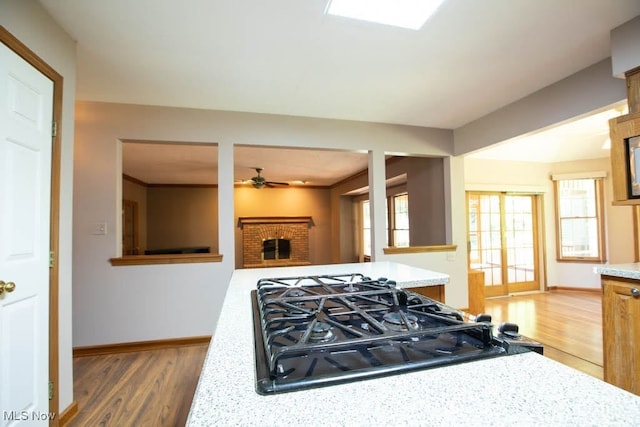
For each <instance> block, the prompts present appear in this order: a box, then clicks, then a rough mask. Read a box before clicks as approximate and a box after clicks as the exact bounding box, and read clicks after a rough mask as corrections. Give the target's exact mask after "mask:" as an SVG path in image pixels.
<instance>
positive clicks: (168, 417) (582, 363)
mask: <svg viewBox="0 0 640 427" xmlns="http://www.w3.org/2000/svg"><path fill="white" fill-rule="evenodd" d="M485 306H486V309H485V312H486V313H489V314H491V315H492V317H493V323H494V324H496V325H498V324H499V323H500V322H503V321H509V322H514V323H517V324H518V325H519V326H520V333H522V334H523V335H526V336H529V337H530V338H532V339H534V340H536V341H539V342H541V343H543V344H544V345H545V348H544V354H545V356H547V357H549V358H551V359H554V360H557V361H559V362H560V363H563V364H566V365H569V366H571V367H573V368H575V369H579V370H581V371H583V372H586V373H587V374H589V375H592V376H594V377H597V378H600V379H602V320H601V319H602V316H601V295H600V293H596V292H581V291H552V292H546V293H540V294H529V295H521V296H509V297H501V298H492V299H487V300H486V302H485ZM206 350H207V345H206V344H202V345H194V346H188V347H178V348H169V349H162V350H152V351H140V352H133V353H118V354H110V355H103V356H85V357H77V358H75V359H74V362H73V366H74V397H75V400H76V401H77V403H78V408H79V411H78V414H77V415H76V417H75V418H74V419H73V420H72V422H71V423H70V425H71V426H154V427H155V426H172V427H173V426H183V425H184V424H185V422H186V419H187V415H188V413H189V408H190V405H191V401H192V398H193V393H194V391H195V388H196V385H197V383H198V377H199V375H200V370H201V368H202V363H203V361H204V358H205V355H206Z"/></svg>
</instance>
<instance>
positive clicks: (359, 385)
mask: <svg viewBox="0 0 640 427" xmlns="http://www.w3.org/2000/svg"><path fill="white" fill-rule="evenodd" d="M354 268H357V270H354ZM345 272H351V273H353V272H362V273H363V274H366V275H369V276H371V277H387V278H389V279H393V280H396V281H397V282H398V283H399V286H406V285H407V284H416V285H417V284H418V283H419V284H420V285H423V284H424V283H425V282H423V280H426V281H430V280H431V284H442V283H446V281H445V282H443V280H448V278H447V276H446V275H442V274H439V273H434V272H430V271H426V270H421V269H415V268H412V267H408V266H404V265H401V264H395V263H363V264H347V265H329V266H307V267H291V268H277V269H250V270H249V269H247V270H236V271H235V272H234V274H233V277H232V279H231V283H230V284H229V289H228V291H227V295H226V297H225V302H224V305H223V309H222V313H221V315H220V319H219V322H218V327H217V330H216V332H215V334H214V336H213V338H212V340H211V344H210V346H209V350H208V353H207V357H206V359H205V362H204V366H203V369H202V374H201V377H200V381H199V383H198V387H197V389H196V393H195V396H194V399H193V403H192V406H191V411H190V413H189V418H188V420H187V425H188V426H211V425H243V426H244V425H260V426H265V425H268V426H280V425H282V426H284V425H305V426H313V425H323V426H327V425H331V426H337V425H349V426H354V425H368V426H369V425H429V426H435V425H448V426H450V425H454V424H461V423H464V424H465V425H476V426H483V425H516V424H517V425H534V424H536V425H571V426H575V425H594V426H595V425H598V426H602V425H637V422H638V419H640V397H638V396H635V395H633V394H631V393H628V392H626V391H624V390H622V389H619V388H617V387H614V386H612V385H610V384H607V383H604V382H602V381H600V380H598V379H596V378H593V377H590V376H588V375H586V374H583V373H581V372H579V371H576V370H574V369H571V368H569V367H566V366H564V365H562V364H560V363H557V362H555V361H553V360H551V359H548V358H546V357H543V356H540V355H538V354H536V353H525V354H518V355H512V356H505V357H498V358H493V359H484V360H479V361H475V362H468V363H463V364H459V365H452V366H445V367H440V368H435V369H428V370H423V371H417V372H409V373H402V374H397V375H392V376H387V377H383V378H376V379H369V380H364V381H357V382H351V383H345V384H338V385H333V386H329V387H321V388H316V389H311V390H303V391H296V392H290V393H283V394H276V395H271V396H262V395H259V394H258V393H256V391H255V364H254V363H255V362H254V343H253V323H252V312H251V302H250V301H251V298H250V294H249V292H250V290H252V289H253V288H254V287H255V284H256V282H257V280H258V279H259V278H264V277H284V276H287V277H291V276H297V275H300V274H329V273H345ZM289 273H291V274H289ZM435 282H438V283H435Z"/></svg>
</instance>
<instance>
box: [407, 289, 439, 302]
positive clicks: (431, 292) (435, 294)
mask: <svg viewBox="0 0 640 427" xmlns="http://www.w3.org/2000/svg"><path fill="white" fill-rule="evenodd" d="M407 290H408V291H411V292H416V293H418V294H420V295H424V296H425V297H427V298H431V299H434V300H436V301H439V302H441V303H443V304H444V285H435V286H417V287H415V288H407Z"/></svg>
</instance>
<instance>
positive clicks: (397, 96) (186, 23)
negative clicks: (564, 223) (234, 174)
mask: <svg viewBox="0 0 640 427" xmlns="http://www.w3.org/2000/svg"><path fill="white" fill-rule="evenodd" d="M40 2H41V3H42V5H43V6H44V7H45V8H46V9H47V10H48V11H49V12H50V13H51V15H52V16H53V17H54V19H56V20H57V21H58V22H59V24H60V25H61V26H62V27H63V28H65V29H66V31H67V32H68V33H69V34H70V35H71V37H73V38H74V39H75V40H76V41H77V43H78V49H77V63H78V74H77V98H78V99H80V100H91V101H108V102H121V103H133V104H149V105H164V106H177V107H190V108H206V109H219V110H231V111H249V112H259V113H274V114H286V115H296V116H309V117H324V118H336V119H348V120H359V121H374V122H384V123H400V124H410V125H417V126H429V127H437V128H447V129H455V128H457V127H460V126H462V125H464V124H466V123H468V122H470V121H473V120H475V119H477V118H479V117H482V116H484V115H486V114H487V113H489V112H491V111H494V110H496V109H498V108H500V107H502V106H504V105H507V104H509V103H511V102H514V101H516V100H518V99H520V98H522V97H524V96H527V95H528V94H531V93H533V92H535V91H537V90H539V89H541V88H543V87H545V86H548V85H549V84H551V83H554V82H556V81H558V80H560V79H562V78H565V77H567V76H569V75H571V74H573V73H575V72H576V71H579V70H581V69H583V68H585V67H588V66H590V65H592V64H594V63H596V62H598V61H600V60H602V59H604V58H606V57H608V56H609V55H610V44H609V43H610V40H609V35H610V30H611V29H613V28H615V27H617V26H619V25H621V24H623V23H624V22H626V21H628V20H630V19H631V18H633V17H635V16H637V15H640V1H638V0H614V1H612V0H580V1H577V0H483V1H478V0H447V1H445V2H444V4H443V5H442V6H441V7H440V9H439V10H438V11H437V12H436V14H435V15H434V16H433V17H432V18H431V19H430V20H429V21H427V23H426V24H425V26H424V27H423V28H422V29H421V30H419V31H412V30H405V29H399V28H394V27H389V26H383V25H377V24H373V23H367V22H357V21H353V20H350V19H347V18H340V17H335V16H330V15H325V14H324V13H323V12H324V10H325V7H326V4H327V0H272V1H257V0H233V1H231V0H226V1H224V0H182V1H178V0H136V1H130V0H110V1H96V0H93V1H88V0H40ZM307 157H308V160H309V161H311V160H312V159H313V156H307ZM256 166H257V165H256ZM264 167H265V172H266V171H267V170H268V166H266V165H265V166H264ZM293 179H298V178H293Z"/></svg>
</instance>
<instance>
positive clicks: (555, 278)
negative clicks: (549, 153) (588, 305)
mask: <svg viewBox="0 0 640 427" xmlns="http://www.w3.org/2000/svg"><path fill="white" fill-rule="evenodd" d="M594 171H605V172H607V177H606V178H605V181H604V188H605V194H604V196H605V205H604V207H605V227H606V231H605V234H606V236H605V239H606V241H605V245H606V252H607V262H609V263H611V264H619V263H627V262H633V256H634V252H633V221H632V215H633V213H632V210H631V209H632V208H631V207H630V206H612V204H611V200H612V193H613V190H612V185H611V178H610V176H611V163H610V161H609V158H608V157H604V158H600V159H591V160H581V161H574V162H562V163H551V164H545V163H528V162H510V161H497V160H483V159H473V158H466V159H465V189H466V190H467V191H470V190H476V191H480V190H481V191H511V192H527V193H535V194H539V195H540V197H541V198H542V200H543V216H542V218H541V220H542V221H543V223H544V230H543V246H541V248H540V249H541V251H543V250H544V249H545V248H546V254H543V253H542V252H541V257H540V259H541V261H542V262H545V263H546V268H547V280H548V282H547V285H548V286H567V287H578V288H599V287H600V276H599V275H597V274H595V273H594V272H593V268H594V267H595V266H596V265H597V264H594V263H576V262H557V261H556V234H555V228H556V223H555V201H554V194H553V185H552V181H551V175H552V174H563V173H578V172H580V173H584V172H594Z"/></svg>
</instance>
